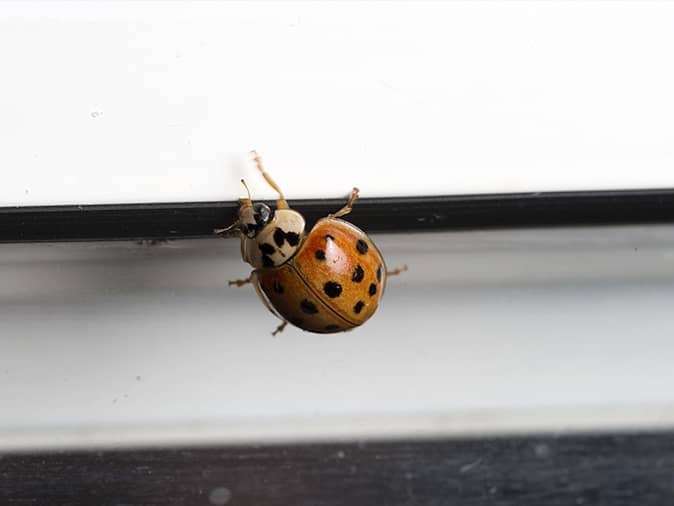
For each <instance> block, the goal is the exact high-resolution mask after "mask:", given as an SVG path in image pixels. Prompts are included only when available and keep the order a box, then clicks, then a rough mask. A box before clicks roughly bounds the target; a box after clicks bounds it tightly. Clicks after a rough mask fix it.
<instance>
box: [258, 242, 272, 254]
mask: <svg viewBox="0 0 674 506" xmlns="http://www.w3.org/2000/svg"><path fill="white" fill-rule="evenodd" d="M258 247H259V248H260V251H261V252H262V254H263V255H273V254H274V252H275V251H276V248H274V246H272V245H271V244H269V243H267V242H265V243H263V244H260V245H259V246H258Z"/></svg>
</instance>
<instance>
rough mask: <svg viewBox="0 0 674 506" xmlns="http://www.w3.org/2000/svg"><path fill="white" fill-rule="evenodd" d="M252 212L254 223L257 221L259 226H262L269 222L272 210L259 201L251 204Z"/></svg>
mask: <svg viewBox="0 0 674 506" xmlns="http://www.w3.org/2000/svg"><path fill="white" fill-rule="evenodd" d="M253 212H254V214H253V217H254V218H255V223H257V225H258V226H259V227H264V226H265V225H266V224H267V223H269V221H270V220H271V218H272V215H273V213H272V210H271V209H270V208H269V206H268V205H267V204H263V203H261V202H258V203H257V204H253Z"/></svg>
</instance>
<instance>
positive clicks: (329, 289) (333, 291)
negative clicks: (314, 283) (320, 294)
mask: <svg viewBox="0 0 674 506" xmlns="http://www.w3.org/2000/svg"><path fill="white" fill-rule="evenodd" d="M323 291H324V292H325V295H327V296H328V297H330V298H331V299H334V298H335V297H339V296H340V295H341V293H342V285H340V284H339V283H337V282H335V281H328V282H327V283H325V284H324V285H323Z"/></svg>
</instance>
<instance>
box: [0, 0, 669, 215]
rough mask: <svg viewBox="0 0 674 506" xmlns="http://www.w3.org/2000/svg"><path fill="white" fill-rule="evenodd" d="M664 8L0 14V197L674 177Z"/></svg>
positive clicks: (271, 6) (632, 181) (657, 182)
mask: <svg viewBox="0 0 674 506" xmlns="http://www.w3.org/2000/svg"><path fill="white" fill-rule="evenodd" d="M673 26H674V5H673V4H671V3H664V2H663V3H660V2H643V1H642V2H610V1H607V2H553V1H551V2H474V3H465V2H451V3H450V2H447V3H441V2H431V3H418V2H417V3H402V2H394V3H386V2H370V3H365V2H344V3H336V2H335V3H319V2H298V3H289V2H273V3H264V2H250V3H243V2H231V3H192V2H186V3H178V2H175V3H173V2H171V3H169V2H146V3H121V2H119V3H102V2H95V3H94V2H91V3H86V2H71V3H62V2H48V3H33V2H30V3H26V2H21V3H13V2H3V3H0V62H1V67H0V68H1V72H2V75H1V79H0V146H1V147H0V171H1V174H2V184H0V205H22V204H50V203H101V202H124V201H176V200H215V199H233V198H235V197H237V196H239V195H240V194H241V188H240V186H239V184H238V180H239V179H240V178H241V177H242V176H246V177H247V178H249V179H251V182H252V184H253V189H254V191H255V192H256V194H260V195H264V196H272V193H271V192H270V191H269V190H268V189H267V188H266V187H265V186H264V185H263V184H262V182H261V180H260V179H259V178H257V177H256V176H255V174H254V172H253V171H252V169H251V168H250V167H249V166H246V165H245V163H244V161H245V160H246V154H247V152H248V150H250V149H251V148H256V149H258V150H259V151H260V152H261V153H262V154H263V155H264V156H265V157H266V159H267V163H268V166H269V168H270V169H272V170H273V173H274V174H275V176H276V178H277V179H278V180H280V181H281V182H282V183H283V184H284V186H285V187H286V192H287V193H288V195H289V196H290V197H310V196H313V197H316V196H338V195H344V194H345V193H346V192H347V191H348V189H349V188H351V187H352V186H353V185H354V184H357V185H359V186H360V187H361V189H362V190H363V195H370V196H373V195H393V194H409V195H413V194H446V193H465V192H502V191H521V190H560V189H593V188H636V187H659V186H674V170H672V167H674V148H673V147H672V139H673V138H674V121H672V118H674V93H672V90H673V89H674V66H673V65H672V64H671V60H672V58H671V48H672V47H674V29H672V27H673Z"/></svg>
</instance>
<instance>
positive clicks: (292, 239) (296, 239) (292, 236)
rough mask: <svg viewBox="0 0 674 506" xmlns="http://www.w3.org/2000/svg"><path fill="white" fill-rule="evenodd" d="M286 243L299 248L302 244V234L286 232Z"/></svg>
mask: <svg viewBox="0 0 674 506" xmlns="http://www.w3.org/2000/svg"><path fill="white" fill-rule="evenodd" d="M286 241H288V244H290V245H291V246H297V245H298V244H299V243H300V234H297V233H295V232H286Z"/></svg>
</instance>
